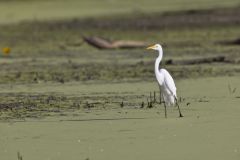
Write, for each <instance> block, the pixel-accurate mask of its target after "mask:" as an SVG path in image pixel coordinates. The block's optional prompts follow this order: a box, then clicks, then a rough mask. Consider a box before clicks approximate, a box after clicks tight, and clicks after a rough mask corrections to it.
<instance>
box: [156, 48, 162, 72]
mask: <svg viewBox="0 0 240 160" xmlns="http://www.w3.org/2000/svg"><path fill="white" fill-rule="evenodd" d="M158 52H159V56H158V57H157V59H156V61H155V73H159V65H160V62H161V60H162V55H163V53H162V52H163V51H162V49H160V50H158Z"/></svg>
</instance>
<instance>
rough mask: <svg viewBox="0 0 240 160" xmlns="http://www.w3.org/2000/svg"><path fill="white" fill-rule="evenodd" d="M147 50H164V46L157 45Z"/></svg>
mask: <svg viewBox="0 0 240 160" xmlns="http://www.w3.org/2000/svg"><path fill="white" fill-rule="evenodd" d="M147 49H153V50H157V51H159V50H162V46H161V45H160V44H155V45H153V46H150V47H148V48H147Z"/></svg>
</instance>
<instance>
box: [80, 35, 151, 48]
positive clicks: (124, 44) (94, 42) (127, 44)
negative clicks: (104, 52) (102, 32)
mask: <svg viewBox="0 0 240 160" xmlns="http://www.w3.org/2000/svg"><path fill="white" fill-rule="evenodd" d="M83 40H84V41H85V42H87V43H88V44H89V45H91V46H94V47H96V48H99V49H117V48H143V47H146V46H147V43H145V42H141V41H130V40H118V41H110V40H107V39H105V38H101V37H83Z"/></svg>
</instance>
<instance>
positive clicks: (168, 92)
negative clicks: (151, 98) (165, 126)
mask: <svg viewBox="0 0 240 160" xmlns="http://www.w3.org/2000/svg"><path fill="white" fill-rule="evenodd" d="M147 49H153V50H157V51H158V53H159V56H158V58H157V59H156V61H155V75H156V78H157V81H158V84H159V88H160V90H161V92H160V94H161V95H160V96H161V97H163V100H164V108H165V117H166V118H167V108H166V105H167V106H171V105H174V104H176V105H177V107H178V111H179V117H183V115H182V113H181V111H180V107H179V105H178V103H177V88H176V86H175V83H174V81H173V78H172V76H171V75H170V74H169V72H168V71H167V70H166V69H163V68H162V69H160V70H159V65H160V62H161V60H162V56H163V49H162V46H161V45H160V44H155V45H153V46H150V47H148V48H147Z"/></svg>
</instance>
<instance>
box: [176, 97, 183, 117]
mask: <svg viewBox="0 0 240 160" xmlns="http://www.w3.org/2000/svg"><path fill="white" fill-rule="evenodd" d="M175 101H176V105H177V107H178V111H179V117H183V115H182V113H181V110H180V107H179V105H178V101H177V98H176V97H175Z"/></svg>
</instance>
